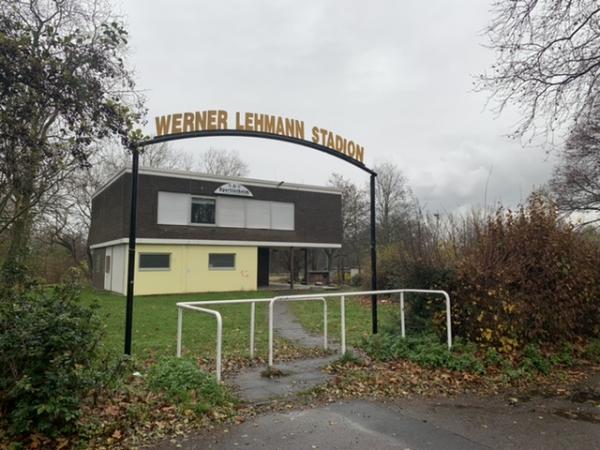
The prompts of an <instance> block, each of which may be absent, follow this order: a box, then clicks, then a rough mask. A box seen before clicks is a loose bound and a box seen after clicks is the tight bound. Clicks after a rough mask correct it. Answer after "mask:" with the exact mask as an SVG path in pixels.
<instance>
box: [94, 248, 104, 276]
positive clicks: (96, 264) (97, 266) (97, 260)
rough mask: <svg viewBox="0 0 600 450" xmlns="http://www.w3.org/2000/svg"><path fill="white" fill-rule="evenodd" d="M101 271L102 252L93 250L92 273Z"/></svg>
mask: <svg viewBox="0 0 600 450" xmlns="http://www.w3.org/2000/svg"><path fill="white" fill-rule="evenodd" d="M101 272H102V253H100V252H94V273H101Z"/></svg>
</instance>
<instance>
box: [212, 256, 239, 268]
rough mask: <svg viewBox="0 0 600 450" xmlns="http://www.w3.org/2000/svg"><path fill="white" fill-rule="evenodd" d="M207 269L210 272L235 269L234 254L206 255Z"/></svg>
mask: <svg viewBox="0 0 600 450" xmlns="http://www.w3.org/2000/svg"><path fill="white" fill-rule="evenodd" d="M208 268H209V269H210V270H233V269H235V254H234V253H210V254H209V255H208Z"/></svg>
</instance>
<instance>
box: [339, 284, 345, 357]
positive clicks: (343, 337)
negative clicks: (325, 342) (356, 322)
mask: <svg viewBox="0 0 600 450" xmlns="http://www.w3.org/2000/svg"><path fill="white" fill-rule="evenodd" d="M340 316H341V319H342V323H341V324H340V327H341V331H342V336H341V338H342V355H343V354H344V353H346V297H345V296H343V295H342V296H341V298H340Z"/></svg>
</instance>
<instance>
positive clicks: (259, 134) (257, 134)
mask: <svg viewBox="0 0 600 450" xmlns="http://www.w3.org/2000/svg"><path fill="white" fill-rule="evenodd" d="M211 136H212V137H218V136H221V137H222V136H233V137H254V138H263V139H272V140H276V141H283V142H289V143H290V144H296V145H302V146H304V147H310V148H312V149H315V150H319V151H320V152H323V153H327V154H329V155H331V156H335V157H336V158H339V159H343V160H344V161H346V162H348V163H350V164H352V165H354V166H356V167H358V168H359V169H362V170H364V171H365V172H368V173H369V174H371V175H375V176H376V175H377V174H376V173H375V171H373V170H372V169H369V168H368V167H367V166H365V164H364V163H362V162H360V161H357V160H356V159H354V158H351V157H350V156H348V155H345V154H344V153H340V152H338V151H337V150H334V149H332V148H329V147H325V146H324V145H321V144H317V143H315V142H311V141H306V140H304V139H298V138H295V137H290V136H284V135H281V134H275V133H266V132H264V131H251V130H201V131H190V132H187V133H177V134H163V135H162V136H156V137H153V138H151V139H147V140H145V141H141V142H139V143H137V144H135V146H136V147H137V148H140V147H145V146H147V145H152V144H159V143H161V142H169V141H177V140H180V139H190V138H195V137H211Z"/></svg>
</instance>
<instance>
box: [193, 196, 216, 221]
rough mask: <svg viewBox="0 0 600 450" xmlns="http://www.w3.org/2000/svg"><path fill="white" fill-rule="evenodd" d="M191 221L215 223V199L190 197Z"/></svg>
mask: <svg viewBox="0 0 600 450" xmlns="http://www.w3.org/2000/svg"><path fill="white" fill-rule="evenodd" d="M191 222H192V223H200V224H210V225H214V224H215V199H214V198H199V197H193V198H192V219H191Z"/></svg>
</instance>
